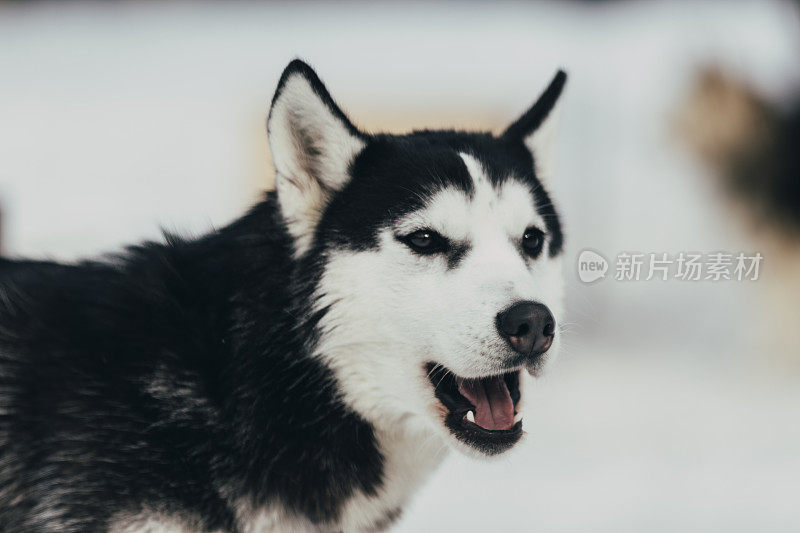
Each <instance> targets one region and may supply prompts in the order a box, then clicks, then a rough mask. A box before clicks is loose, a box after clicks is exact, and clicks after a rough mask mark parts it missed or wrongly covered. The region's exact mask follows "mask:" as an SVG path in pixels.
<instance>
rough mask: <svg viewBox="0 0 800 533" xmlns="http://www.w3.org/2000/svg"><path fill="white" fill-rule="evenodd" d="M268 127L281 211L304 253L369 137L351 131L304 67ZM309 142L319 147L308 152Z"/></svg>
mask: <svg viewBox="0 0 800 533" xmlns="http://www.w3.org/2000/svg"><path fill="white" fill-rule="evenodd" d="M268 130H269V143H270V149H271V151H272V158H273V162H274V164H275V188H276V189H277V191H278V195H279V197H280V204H281V211H282V213H283V216H284V218H285V219H286V221H287V224H288V229H289V232H290V233H291V235H292V237H293V238H294V242H295V253H296V254H297V255H302V254H303V253H305V251H306V250H307V249H308V247H309V246H310V244H311V239H312V235H313V232H314V228H316V226H317V222H319V218H320V217H321V216H322V211H323V209H324V208H325V205H326V203H327V201H328V200H329V199H330V195H331V193H332V192H334V191H337V190H339V189H341V188H342V187H343V186H344V184H345V183H346V182H347V177H348V173H347V168H348V165H349V164H350V162H351V161H352V160H353V158H354V157H355V155H356V154H357V153H358V152H359V151H361V149H362V148H363V147H364V142H363V141H362V140H361V139H359V138H358V137H356V136H354V135H352V134H351V132H350V131H349V130H348V129H347V127H346V125H345V124H344V123H343V122H342V121H341V120H340V119H339V118H338V117H337V116H336V115H335V114H334V113H332V112H331V110H330V109H329V108H328V106H327V105H325V103H324V102H323V101H322V99H321V98H320V97H319V95H317V93H316V92H315V91H314V89H313V87H312V86H311V84H310V83H309V82H308V80H307V79H306V78H305V77H304V76H303V75H301V74H299V73H298V74H294V75H292V76H291V77H290V78H288V79H287V80H286V81H285V83H284V85H283V89H282V90H281V92H280V94H279V95H278V98H277V99H276V100H275V102H274V103H273V105H272V109H271V111H270V117H269V125H268ZM307 142H311V143H313V146H314V149H315V152H316V153H314V154H310V153H308V151H307V150H306V146H305V145H304V143H307Z"/></svg>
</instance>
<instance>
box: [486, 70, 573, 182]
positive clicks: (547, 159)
mask: <svg viewBox="0 0 800 533" xmlns="http://www.w3.org/2000/svg"><path fill="white" fill-rule="evenodd" d="M566 82H567V74H566V73H565V72H564V71H563V70H559V71H558V72H556V75H555V76H554V77H553V80H552V81H551V82H550V85H548V86H547V89H545V90H544V92H543V93H542V94H541V96H539V99H538V100H536V102H535V103H534V104H533V106H531V108H530V109H528V110H527V111H526V112H525V113H524V114H523V115H522V116H521V117H519V119H517V121H516V122H514V123H513V124H511V125H510V126H509V127H508V128H507V129H506V130H505V131H504V132H503V134H502V137H503V138H505V139H509V140H512V141H522V142H523V143H524V144H525V146H527V147H528V150H530V152H531V153H532V154H533V161H534V164H535V165H536V173H537V175H538V176H539V177H540V178H542V179H545V180H546V179H548V178H549V176H550V174H551V173H552V166H553V165H552V158H553V148H554V147H553V141H554V140H555V137H556V129H557V128H556V127H557V125H558V114H559V108H560V105H559V103H560V97H561V93H562V92H563V90H564V85H565V83H566Z"/></svg>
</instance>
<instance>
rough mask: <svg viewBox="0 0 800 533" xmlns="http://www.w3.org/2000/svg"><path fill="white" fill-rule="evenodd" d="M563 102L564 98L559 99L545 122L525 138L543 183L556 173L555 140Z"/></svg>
mask: <svg viewBox="0 0 800 533" xmlns="http://www.w3.org/2000/svg"><path fill="white" fill-rule="evenodd" d="M562 102H563V100H562V99H559V100H558V101H557V102H556V103H555V105H554V106H553V108H552V109H551V110H550V113H549V114H548V115H547V118H545V120H544V122H542V124H540V125H539V127H538V128H536V130H534V131H533V133H531V134H530V135H528V136H527V137H525V139H524V141H525V146H527V147H528V150H530V151H531V153H532V154H533V162H534V166H535V168H536V177H537V178H539V180H540V181H542V182H543V183H550V182H551V180H552V177H553V176H554V175H555V173H556V169H555V154H556V150H555V141H556V136H557V134H558V124H559V122H560V120H561V108H562Z"/></svg>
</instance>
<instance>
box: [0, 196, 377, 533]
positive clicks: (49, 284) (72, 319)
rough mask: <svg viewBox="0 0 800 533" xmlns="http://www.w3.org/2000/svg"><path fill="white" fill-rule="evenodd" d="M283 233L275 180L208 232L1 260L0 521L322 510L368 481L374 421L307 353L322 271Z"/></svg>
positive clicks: (100, 524) (78, 526) (213, 518)
mask: <svg viewBox="0 0 800 533" xmlns="http://www.w3.org/2000/svg"><path fill="white" fill-rule="evenodd" d="M288 246H289V241H288V237H287V235H286V233H285V231H284V229H283V226H282V223H281V221H280V220H278V217H277V211H276V207H275V198H274V196H272V195H270V196H269V197H268V198H267V200H265V201H264V202H263V203H262V204H260V205H258V206H257V207H256V208H255V209H254V210H253V211H252V212H251V213H250V214H248V215H247V216H245V217H244V218H242V219H241V220H240V221H238V222H236V223H234V224H232V225H231V226H229V227H227V228H225V229H223V230H221V231H219V232H217V233H215V234H212V235H209V236H208V237H205V238H202V239H199V240H197V241H192V242H190V241H183V240H180V239H176V238H168V240H167V242H166V243H165V244H146V245H144V246H140V247H136V248H132V249H130V250H129V251H128V253H127V254H125V255H123V256H119V257H115V258H113V259H112V260H110V261H105V262H87V263H81V264H78V265H74V266H65V265H56V264H52V263H34V262H26V261H7V260H4V261H3V262H2V267H1V270H0V272H2V283H1V284H0V295H2V300H0V526H2V527H0V530H2V531H17V532H28V531H30V532H39V531H50V530H57V531H63V532H71V531H75V532H78V531H81V532H83V531H101V530H104V529H105V527H106V526H107V520H108V519H109V517H110V516H109V515H110V514H111V513H113V512H117V511H121V510H129V511H132V512H135V511H136V510H138V509H139V508H140V507H141V506H142V505H146V506H148V507H151V508H155V509H164V510H166V511H176V512H182V513H186V512H189V511H191V512H198V511H199V513H200V514H201V516H202V517H203V518H204V519H205V520H206V521H207V524H208V526H209V527H210V528H223V529H224V530H226V531H235V525H234V522H233V512H232V509H231V506H230V501H232V500H234V499H238V498H241V499H243V500H246V501H250V502H251V503H253V504H256V503H259V504H260V503H264V502H269V501H271V500H274V499H276V498H280V501H281V502H283V504H284V505H288V507H289V508H290V509H293V510H296V511H297V512H299V513H301V514H303V515H305V516H307V517H309V518H310V519H311V520H312V521H317V522H319V521H325V520H331V519H333V518H335V517H336V515H337V513H338V511H339V507H340V504H341V503H342V501H343V500H344V499H345V498H347V497H348V496H349V495H350V494H351V493H352V492H353V491H354V490H355V489H361V490H364V491H366V492H367V493H371V492H373V491H374V490H375V488H376V487H378V486H379V484H380V482H381V472H382V458H381V455H380V453H379V451H378V449H377V447H376V444H375V441H374V438H373V434H372V428H371V427H370V426H369V425H368V424H367V423H365V422H364V421H363V420H361V419H360V418H359V417H358V416H356V415H355V414H354V413H352V412H351V411H350V410H348V409H347V408H346V407H345V406H344V405H343V404H342V403H341V402H340V401H339V400H338V399H337V398H336V390H335V384H334V381H333V377H332V375H331V373H330V371H329V370H328V369H326V368H325V367H323V366H322V365H321V364H320V363H318V362H317V361H316V360H315V359H311V358H309V357H307V356H304V355H303V354H304V345H305V344H306V343H307V341H308V338H309V336H310V335H312V330H313V317H312V318H309V319H301V320H296V319H295V318H294V317H304V316H308V312H307V309H304V308H303V305H302V303H301V302H303V301H306V302H307V301H308V300H307V299H305V300H304V298H303V294H304V293H305V292H306V291H307V290H308V289H307V287H306V286H305V285H307V284H308V283H313V282H312V281H304V282H303V283H298V282H297V281H296V280H307V278H306V277H305V274H304V273H303V272H302V270H301V269H302V268H303V267H302V266H300V265H293V264H292V263H291V262H290V261H289V260H288V257H289V252H288ZM221 492H224V493H225V494H226V497H225V498H223V497H222V496H221V495H220V493H221Z"/></svg>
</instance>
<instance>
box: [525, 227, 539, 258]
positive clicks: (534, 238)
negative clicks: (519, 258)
mask: <svg viewBox="0 0 800 533" xmlns="http://www.w3.org/2000/svg"><path fill="white" fill-rule="evenodd" d="M542 246H544V233H542V231H541V230H538V229H536V228H528V229H526V230H525V233H524V234H523V235H522V249H523V250H525V253H526V254H528V255H529V256H531V257H537V256H538V255H539V254H540V253H541V252H542Z"/></svg>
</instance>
